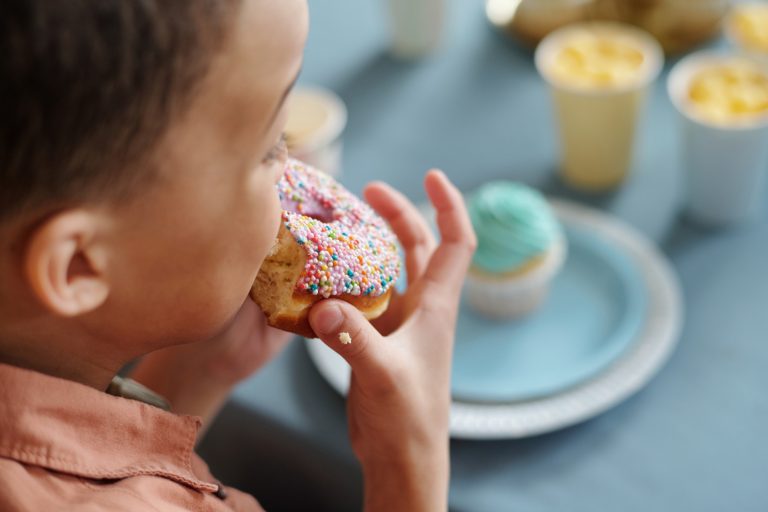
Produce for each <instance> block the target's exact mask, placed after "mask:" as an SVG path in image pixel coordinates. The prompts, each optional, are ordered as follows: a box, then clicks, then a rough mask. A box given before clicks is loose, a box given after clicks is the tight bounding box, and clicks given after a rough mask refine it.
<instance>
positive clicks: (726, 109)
mask: <svg viewBox="0 0 768 512" xmlns="http://www.w3.org/2000/svg"><path fill="white" fill-rule="evenodd" d="M688 97H689V99H690V101H691V104H692V108H693V109H695V111H696V112H697V113H698V115H700V116H702V117H703V118H705V119H707V120H709V121H712V122H715V123H724V124H727V123H728V122H729V121H732V120H735V119H741V118H744V117H747V116H758V115H763V114H766V113H768V73H766V72H765V71H763V70H761V69H760V68H758V67H757V66H756V65H753V64H752V63H750V62H747V61H743V62H734V63H730V64H722V65H718V66H714V67H711V68H708V69H704V70H702V71H700V72H699V73H698V74H697V75H696V76H694V78H693V79H692V80H691V84H690V88H689V91H688Z"/></svg>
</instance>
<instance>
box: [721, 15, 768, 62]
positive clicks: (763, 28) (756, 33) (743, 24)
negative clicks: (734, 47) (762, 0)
mask: <svg viewBox="0 0 768 512" xmlns="http://www.w3.org/2000/svg"><path fill="white" fill-rule="evenodd" d="M730 24H731V27H730V29H731V31H732V32H733V34H734V36H735V37H736V39H737V40H738V42H739V44H741V45H742V46H743V47H744V48H745V49H749V50H754V51H758V52H763V53H768V4H745V5H737V6H735V7H734V8H733V13H732V14H731V20H730Z"/></svg>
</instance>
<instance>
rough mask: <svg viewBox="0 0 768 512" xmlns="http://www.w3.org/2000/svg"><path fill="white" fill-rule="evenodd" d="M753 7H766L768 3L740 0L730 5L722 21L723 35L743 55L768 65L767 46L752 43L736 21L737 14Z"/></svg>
mask: <svg viewBox="0 0 768 512" xmlns="http://www.w3.org/2000/svg"><path fill="white" fill-rule="evenodd" d="M753 9H768V3H766V2H741V3H738V4H736V5H734V6H733V7H731V11H730V12H729V13H728V16H726V19H725V23H724V32H725V37H726V39H727V40H728V42H729V43H730V44H731V46H733V48H734V49H736V50H737V51H739V52H740V53H742V54H743V55H744V56H746V57H749V58H752V59H755V60H757V61H759V62H761V63H762V64H763V65H768V48H762V47H761V48H758V47H756V46H755V45H754V44H752V43H751V42H750V41H749V38H748V37H747V36H746V35H745V34H743V33H742V32H741V30H740V28H739V26H738V23H737V21H736V18H737V17H738V16H740V15H743V14H747V13H749V11H750V10H753ZM766 30H768V28H766Z"/></svg>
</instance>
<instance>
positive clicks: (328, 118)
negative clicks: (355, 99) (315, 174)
mask: <svg viewBox="0 0 768 512" xmlns="http://www.w3.org/2000/svg"><path fill="white" fill-rule="evenodd" d="M287 101H288V103H287V105H286V108H287V109H288V119H287V121H286V125H285V136H286V139H287V142H288V153H289V154H290V155H291V156H293V157H295V158H297V159H299V160H301V161H303V162H306V163H308V164H310V165H312V166H313V167H316V168H318V169H320V170H321V171H324V172H326V173H328V174H330V175H331V176H339V175H340V174H341V152H342V137H341V135H342V132H343V131H344V127H345V126H346V124H347V109H346V107H345V106H344V103H343V102H342V100H341V98H339V97H338V96H337V95H336V94H334V93H333V92H332V91H330V90H328V89H323V88H320V87H304V86H303V87H296V88H295V89H294V90H293V91H292V92H291V94H290V96H289V97H288V100H287Z"/></svg>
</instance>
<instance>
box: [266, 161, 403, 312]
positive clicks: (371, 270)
mask: <svg viewBox="0 0 768 512" xmlns="http://www.w3.org/2000/svg"><path fill="white" fill-rule="evenodd" d="M277 187H278V191H279V193H280V203H281V205H282V208H283V224H284V225H285V227H286V229H287V230H288V231H289V232H290V233H291V235H293V238H294V239H295V240H296V243H298V244H299V245H300V246H301V247H302V248H303V249H304V251H305V252H306V255H307V263H306V265H305V266H304V271H303V272H302V274H301V276H300V277H299V280H298V281H297V283H296V290H298V291H301V292H305V293H311V294H313V295H320V296H322V297H332V296H338V295H342V294H349V295H364V296H370V297H377V296H379V295H382V294H384V293H385V292H386V291H387V290H389V288H390V287H391V286H393V285H394V283H395V282H396V281H397V277H398V276H399V274H400V256H399V254H398V250H397V245H396V237H395V235H394V234H393V233H392V231H391V230H390V229H389V227H388V226H387V223H386V222H385V221H384V219H382V218H381V217H379V216H378V215H377V214H376V213H375V212H374V211H373V209H371V207H370V206H368V205H367V204H365V203H364V202H362V201H361V200H360V199H358V198H357V197H355V195H354V194H352V193H351V192H349V191H348V190H347V189H345V188H344V187H343V186H341V185H340V184H339V183H337V182H336V181H334V180H333V179H332V178H331V177H330V176H328V175H326V174H324V173H322V172H320V171H318V170H317V169H314V168H312V167H310V166H308V165H306V164H303V163H302V162H299V161H298V160H293V159H289V160H288V162H287V164H286V166H285V173H284V174H283V177H282V178H281V179H280V182H279V183H278V186H277Z"/></svg>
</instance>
